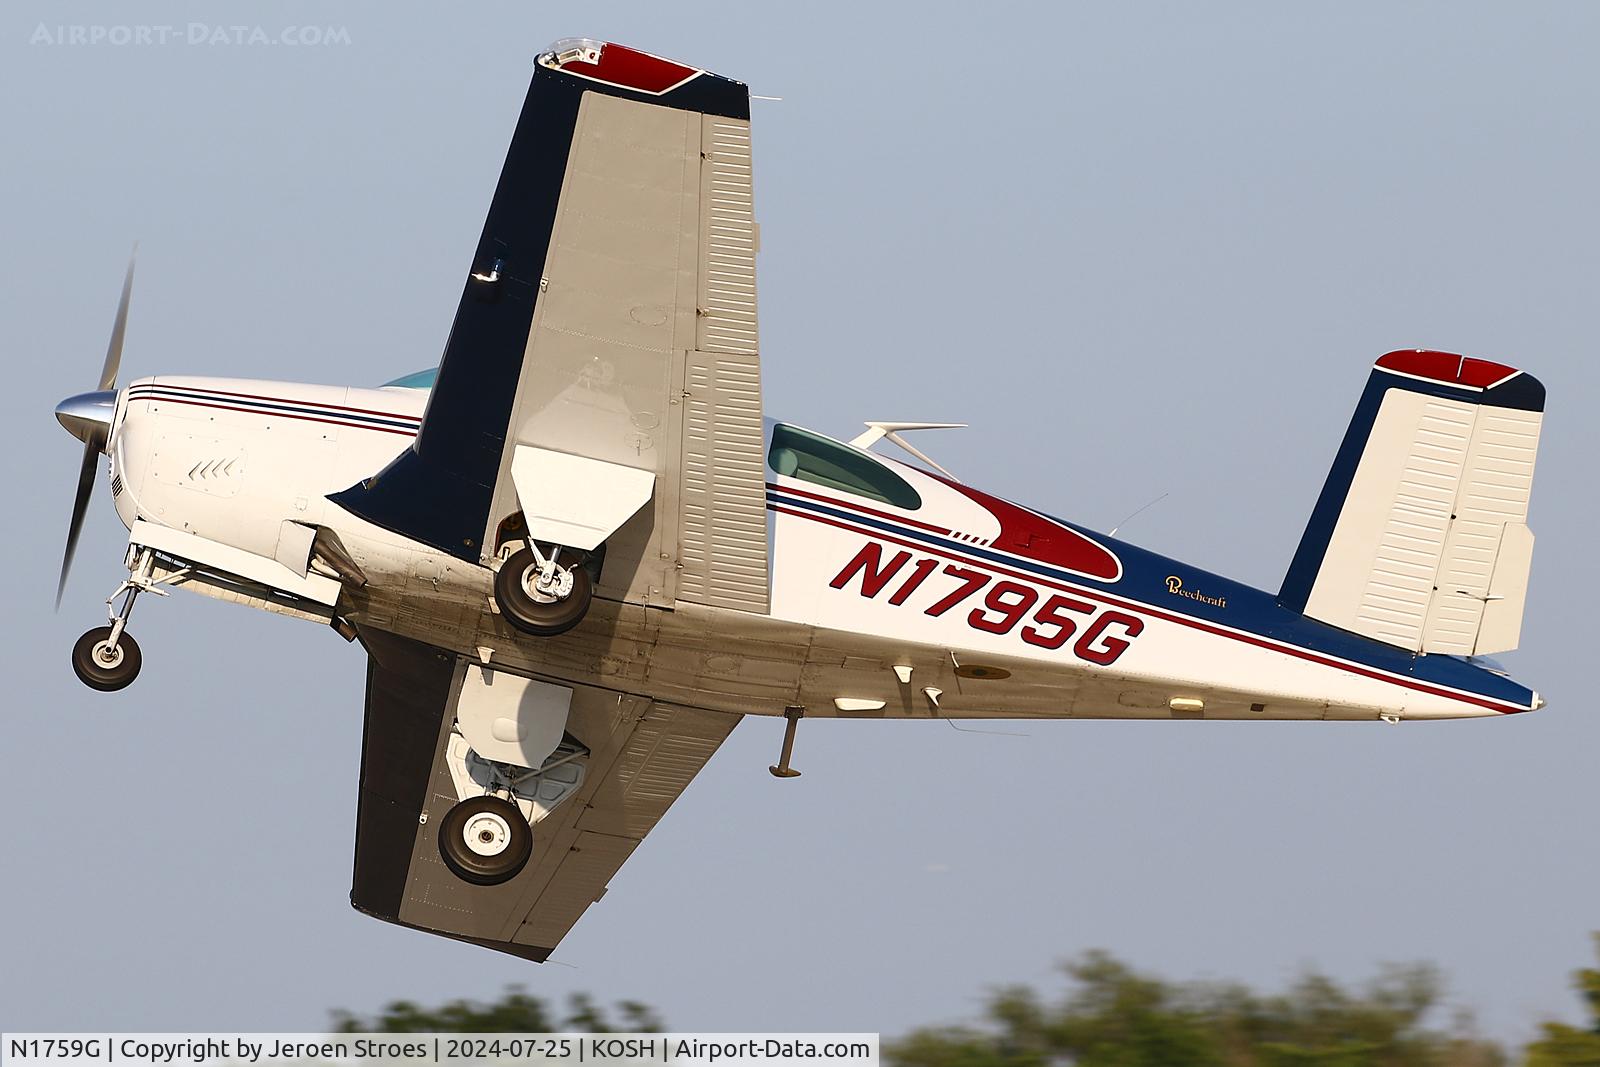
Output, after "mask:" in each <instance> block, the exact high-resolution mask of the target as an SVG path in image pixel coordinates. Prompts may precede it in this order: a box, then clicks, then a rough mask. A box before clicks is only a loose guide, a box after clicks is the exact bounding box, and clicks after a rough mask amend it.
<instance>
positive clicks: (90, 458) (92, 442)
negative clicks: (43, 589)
mask: <svg viewBox="0 0 1600 1067" xmlns="http://www.w3.org/2000/svg"><path fill="white" fill-rule="evenodd" d="M100 446H101V438H100V436H99V435H98V434H91V435H90V436H89V440H88V442H87V443H85V444H84V446H83V465H82V466H80V467H79V468H78V498H77V499H76V500H74V501H73V503H72V525H71V526H69V527H67V551H66V552H65V553H64V554H63V555H62V557H61V580H60V582H58V583H57V584H56V610H58V611H59V610H60V609H61V594H62V593H65V592H66V591H67V574H68V573H69V572H70V571H71V570H72V554H73V553H74V552H76V551H77V550H78V534H80V533H82V532H83V516H84V513H85V512H87V511H88V510H89V496H90V494H92V493H93V492H94V472H95V467H97V466H99V462H100Z"/></svg>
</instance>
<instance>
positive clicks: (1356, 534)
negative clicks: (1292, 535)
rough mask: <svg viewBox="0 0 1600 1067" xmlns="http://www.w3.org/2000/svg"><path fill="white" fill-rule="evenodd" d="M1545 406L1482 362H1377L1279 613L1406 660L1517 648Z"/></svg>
mask: <svg viewBox="0 0 1600 1067" xmlns="http://www.w3.org/2000/svg"><path fill="white" fill-rule="evenodd" d="M1544 396H1545V391H1544V386H1543V385H1541V384H1540V383H1539V381H1538V380H1537V379H1536V378H1534V377H1533V376H1532V375H1529V374H1524V373H1523V372H1521V371H1519V370H1517V369H1515V368H1513V367H1508V366H1505V365H1503V364H1500V363H1491V362H1489V361H1487V360H1480V359H1470V358H1468V357H1465V356H1459V355H1454V354H1451V353H1448V352H1432V351H1425V350H1422V349H1416V350H1406V351H1400V352H1390V353H1389V354H1388V355H1385V356H1384V357H1383V358H1381V359H1379V360H1378V362H1377V363H1376V364H1375V365H1374V366H1373V369H1372V376H1371V377H1370V378H1369V379H1368V381H1367V388H1366V391H1365V392H1364V393H1363V394H1362V397H1361V402H1360V404H1359V405H1358V406H1357V408H1356V413H1355V416H1354V417H1353V418H1352V419H1351V422H1350V428H1349V429H1348V430H1347V431H1346V433H1345V437H1344V442H1343V444H1341V445H1340V447H1339V452H1338V454H1337V455H1336V457H1335V458H1334V462H1333V468H1332V470H1331V471H1330V472H1329V474H1328V480H1327V482H1326V483H1325V484H1324V485H1323V488H1322V495H1321V496H1320V497H1319V498H1318V500H1317V504H1316V507H1315V508H1314V509H1313V510H1312V513H1311V520H1310V522H1309V523H1308V524H1307V526H1306V530H1305V533H1304V534H1303V535H1302V537H1301V540H1300V547H1299V549H1298V550H1297V551H1296V552H1295V556H1294V560H1293V562H1292V563H1291V564H1290V566H1289V573H1288V575H1287V576H1286V577H1285V578H1284V583H1283V588H1282V590H1281V591H1280V593H1279V600H1280V602H1282V603H1283V604H1284V606H1286V607H1289V608H1292V609H1294V610H1296V611H1300V612H1303V613H1304V614H1305V615H1307V616H1309V617H1311V618H1314V619H1319V620H1321V621H1322V622H1326V623H1329V624H1331V625H1334V626H1338V627H1341V628H1343V629H1346V630H1350V631H1353V632H1355V633H1358V634H1362V635H1364V636H1366V637H1370V638H1373V639H1374V640H1378V641H1383V642H1386V643H1388V644H1391V645H1396V646H1399V647H1401V648H1405V649H1409V650H1410V651H1413V652H1420V653H1445V654H1451V655H1462V656H1468V655H1485V654H1489V653H1494V652H1504V651H1507V650H1509V649H1512V648H1515V647H1516V645H1517V641H1518V638H1519V635H1520V631H1521V626H1522V609H1523V602H1524V597H1525V595H1526V592H1527V586H1528V569H1529V565H1530V562H1531V559H1532V553H1533V534H1532V532H1531V531H1530V530H1529V529H1528V526H1527V516H1528V499H1529V494H1530V491H1531V488H1532V483H1533V467H1534V458H1535V454H1536V452H1537V450H1538V444H1539V430H1540V423H1541V421H1542V419H1543V412H1544Z"/></svg>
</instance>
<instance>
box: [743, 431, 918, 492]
mask: <svg viewBox="0 0 1600 1067" xmlns="http://www.w3.org/2000/svg"><path fill="white" fill-rule="evenodd" d="M767 463H768V465H769V466H771V467H772V469H773V470H774V471H776V472H777V473H778V474H781V475H784V476H785V477H788V478H798V479H800V480H801V481H802V482H811V483H812V484H814V485H822V486H827V487H828V488H829V489H838V490H842V491H843V492H846V493H853V494H855V495H856V496H864V497H866V498H867V499H868V500H876V501H878V502H879V503H883V504H889V505H891V506H892V507H897V508H904V509H905V510H906V511H915V510H917V509H918V508H920V507H922V497H920V496H918V495H917V491H916V490H915V489H913V488H911V485H910V483H908V482H907V481H906V480H905V479H904V478H902V477H900V476H899V475H898V474H896V473H895V472H894V471H892V470H890V469H889V468H888V467H886V466H884V465H883V464H881V463H879V462H878V461H877V460H875V459H873V458H872V457H871V456H869V455H867V454H866V453H865V452H862V451H861V450H860V449H857V448H851V447H850V446H849V445H843V444H840V443H839V442H838V441H832V440H829V439H828V438H826V437H823V436H821V435H819V434H814V433H811V432H810V431H809V430H802V429H800V428H799V427H798V426H785V425H783V424H782V423H780V424H778V425H777V426H775V427H773V429H772V447H771V449H769V450H768V452H767Z"/></svg>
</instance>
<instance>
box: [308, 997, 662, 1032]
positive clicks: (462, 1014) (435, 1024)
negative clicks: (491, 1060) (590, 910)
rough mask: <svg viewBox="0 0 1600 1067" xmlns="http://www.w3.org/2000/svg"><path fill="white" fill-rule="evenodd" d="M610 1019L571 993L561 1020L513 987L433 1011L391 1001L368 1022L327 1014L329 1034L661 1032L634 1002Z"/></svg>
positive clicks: (658, 1022)
mask: <svg viewBox="0 0 1600 1067" xmlns="http://www.w3.org/2000/svg"><path fill="white" fill-rule="evenodd" d="M616 1013H617V1015H618V1017H619V1018H618V1021H617V1022H616V1023H615V1024H613V1022H612V1019H611V1016H609V1015H607V1014H606V1011H605V1009H603V1008H602V1007H600V1006H599V1005H598V1004H596V1003H595V1002H594V1000H593V998H591V997H589V996H587V995H586V994H583V993H574V994H573V995H572V997H571V998H570V999H569V1000H568V1001H567V1011H566V1013H565V1014H564V1015H562V1014H561V1013H560V1012H558V1011H552V1010H551V1009H550V1008H549V1007H548V1006H547V1005H546V1004H545V1002H544V1001H542V1000H540V999H539V998H538V997H530V996H529V995H528V994H527V993H526V992H525V991H524V990H523V987H522V986H517V985H514V986H508V987H507V988H506V991H505V993H504V994H503V995H502V996H501V997H500V999H499V1000H497V1001H494V1002H493V1003H489V1004H482V1003H479V1002H478V1001H473V1000H452V1001H450V1002H448V1003H446V1004H444V1005H442V1006H441V1007H438V1008H424V1007H420V1006H419V1005H417V1004H415V1003H413V1002H412V1001H409V1000H396V1001H393V1002H392V1003H390V1004H389V1006H388V1007H386V1008H384V1009H383V1010H382V1011H381V1012H379V1013H378V1014H377V1015H374V1016H371V1017H366V1016H360V1015H355V1014H352V1013H351V1012H348V1011H344V1010H343V1009H340V1010H336V1011H335V1012H334V1013H333V1030H334V1031H335V1032H336V1033H345V1034H350V1033H387V1034H417V1033H441V1034H545V1033H557V1032H562V1031H565V1032H569V1033H593V1034H609V1033H618V1032H621V1033H660V1032H662V1031H663V1030H664V1029H665V1028H666V1027H665V1026H664V1025H663V1024H662V1022H661V1019H660V1018H659V1017H658V1016H657V1015H656V1014H655V1012H654V1011H652V1010H651V1009H650V1008H648V1007H646V1006H645V1005H643V1004H640V1003H639V1002H638V1001H633V1000H624V1001H622V1002H621V1003H619V1004H618V1005H617V1006H616Z"/></svg>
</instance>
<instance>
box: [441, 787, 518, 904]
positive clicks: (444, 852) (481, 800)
mask: <svg viewBox="0 0 1600 1067" xmlns="http://www.w3.org/2000/svg"><path fill="white" fill-rule="evenodd" d="M469 837H476V838H477V841H478V842H479V843H480V844H479V845H478V849H481V851H480V850H478V849H475V848H474V847H473V845H472V844H469V843H468V838H469ZM439 855H441V856H443V857H444V863H445V866H446V867H449V868H450V870H451V871H453V872H455V875H456V877H458V878H460V879H462V880H463V881H467V882H471V883H473V884H474V885H499V884H500V883H501V882H505V881H509V880H510V879H512V878H515V877H516V875H517V872H518V871H520V870H522V868H524V867H526V866H527V865H528V857H530V856H532V855H533V829H532V828H531V827H530V826H529V825H528V820H527V818H525V817H524V816H523V814H522V810H521V809H520V808H518V807H517V806H516V805H515V804H513V803H512V802H511V801H509V800H504V799H502V798H500V797H471V798H469V799H467V800H463V801H462V802H461V803H459V804H457V805H456V806H455V807H453V808H451V809H450V810H449V811H447V812H445V814H444V818H443V819H440V820H439Z"/></svg>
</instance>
